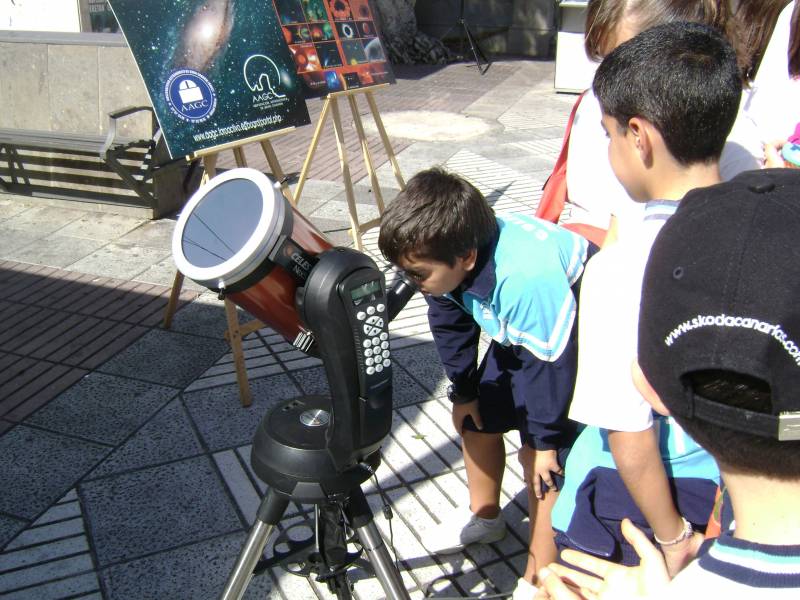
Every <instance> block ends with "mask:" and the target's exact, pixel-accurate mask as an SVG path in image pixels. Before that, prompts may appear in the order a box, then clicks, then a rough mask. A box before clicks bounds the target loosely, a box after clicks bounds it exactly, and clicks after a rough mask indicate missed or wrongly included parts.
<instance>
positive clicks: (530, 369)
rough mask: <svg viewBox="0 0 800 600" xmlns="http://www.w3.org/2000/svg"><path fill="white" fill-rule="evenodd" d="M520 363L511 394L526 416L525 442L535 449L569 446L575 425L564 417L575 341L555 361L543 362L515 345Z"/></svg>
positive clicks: (575, 359) (574, 365) (574, 364)
mask: <svg viewBox="0 0 800 600" xmlns="http://www.w3.org/2000/svg"><path fill="white" fill-rule="evenodd" d="M514 353H515V354H516V356H517V358H518V359H519V361H520V367H519V370H518V371H516V372H515V373H514V375H513V378H514V384H513V385H514V395H515V396H517V398H521V399H523V401H524V403H525V411H526V413H527V431H526V432H525V434H526V442H527V444H528V445H529V446H530V447H531V448H535V449H537V450H552V449H554V448H563V447H565V446H569V445H571V444H572V442H573V441H574V438H575V434H576V425H575V423H573V422H572V421H570V420H569V419H568V418H567V413H568V411H569V403H570V401H571V400H572V391H573V389H574V387H575V373H576V371H577V363H578V357H577V347H576V345H575V343H574V338H573V337H571V339H570V342H569V343H568V344H567V347H566V348H565V349H564V352H562V353H561V356H559V357H558V359H556V360H554V361H542V360H539V359H538V358H536V357H535V356H534V355H533V354H531V353H530V352H529V351H528V350H526V349H525V348H523V347H521V346H514Z"/></svg>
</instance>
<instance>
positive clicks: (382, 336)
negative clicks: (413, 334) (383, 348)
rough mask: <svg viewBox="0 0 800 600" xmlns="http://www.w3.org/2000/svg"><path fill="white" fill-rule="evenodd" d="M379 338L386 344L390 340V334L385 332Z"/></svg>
mask: <svg viewBox="0 0 800 600" xmlns="http://www.w3.org/2000/svg"><path fill="white" fill-rule="evenodd" d="M379 337H380V338H381V341H382V342H385V341H386V340H388V339H389V334H388V333H386V332H385V331H384V332H383V333H382V334H381V335H380V336H379Z"/></svg>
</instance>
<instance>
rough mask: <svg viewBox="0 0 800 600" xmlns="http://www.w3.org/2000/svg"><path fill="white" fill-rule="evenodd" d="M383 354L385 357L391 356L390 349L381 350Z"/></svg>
mask: <svg viewBox="0 0 800 600" xmlns="http://www.w3.org/2000/svg"><path fill="white" fill-rule="evenodd" d="M381 356H382V357H383V358H389V351H388V350H384V351H383V352H381Z"/></svg>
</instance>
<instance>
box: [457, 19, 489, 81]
mask: <svg viewBox="0 0 800 600" xmlns="http://www.w3.org/2000/svg"><path fill="white" fill-rule="evenodd" d="M461 24H462V25H463V26H464V33H465V34H466V37H467V41H468V42H469V49H470V50H472V56H473V57H474V58H475V65H476V66H477V67H478V71H480V73H481V75H483V74H484V73H486V71H488V70H489V66H490V65H491V64H492V63H490V62H489V60H488V59H487V58H486V55H485V54H484V53H483V49H482V48H481V45H480V44H479V43H478V40H476V39H475V36H474V35H472V31H471V30H470V28H469V25H467V22H466V21H462V22H461ZM480 59H483V63H484V66H481V61H480Z"/></svg>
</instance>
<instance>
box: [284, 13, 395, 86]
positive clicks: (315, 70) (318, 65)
mask: <svg viewBox="0 0 800 600" xmlns="http://www.w3.org/2000/svg"><path fill="white" fill-rule="evenodd" d="M273 4H274V6H275V11H276V12H277V14H278V21H279V22H280V24H281V27H282V29H283V37H284V40H285V41H286V43H287V44H288V46H289V50H290V51H291V53H292V59H293V60H294V63H295V68H296V69H297V73H298V74H299V76H300V81H301V83H302V87H303V93H304V94H305V96H306V98H313V97H316V96H324V95H326V94H329V93H331V92H340V91H343V90H348V89H352V88H360V87H366V86H370V85H377V84H380V83H394V75H393V73H392V70H391V67H390V65H389V61H388V60H387V59H386V52H385V51H384V49H383V44H382V42H381V39H380V37H379V36H378V29H377V27H376V24H375V20H374V19H373V13H372V9H371V8H370V6H369V2H368V0H273Z"/></svg>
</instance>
